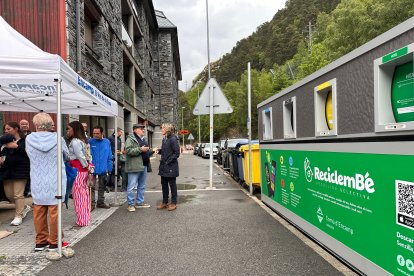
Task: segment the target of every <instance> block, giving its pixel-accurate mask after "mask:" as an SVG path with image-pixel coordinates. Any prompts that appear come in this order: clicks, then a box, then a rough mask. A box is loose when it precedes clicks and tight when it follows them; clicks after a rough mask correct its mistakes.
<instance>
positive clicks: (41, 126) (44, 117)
mask: <svg viewBox="0 0 414 276" xmlns="http://www.w3.org/2000/svg"><path fill="white" fill-rule="evenodd" d="M33 124H34V125H35V127H36V130H45V131H50V130H51V129H52V124H53V120H52V117H50V115H49V114H47V113H44V112H40V113H37V114H36V115H35V116H34V117H33Z"/></svg>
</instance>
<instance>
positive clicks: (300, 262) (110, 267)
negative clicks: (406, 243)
mask: <svg viewBox="0 0 414 276" xmlns="http://www.w3.org/2000/svg"><path fill="white" fill-rule="evenodd" d="M151 162H152V168H153V173H150V174H148V181H147V189H146V194H145V200H146V201H147V202H148V203H150V204H151V208H146V209H138V210H137V212H134V213H130V212H127V210H126V204H124V205H123V206H122V207H112V208H110V209H95V211H94V212H93V213H92V222H91V225H90V226H88V227H84V228H81V229H74V228H73V225H74V224H75V220H76V217H75V212H74V210H73V202H72V201H70V204H69V209H68V210H66V208H65V207H63V208H62V210H63V214H62V215H63V216H62V218H63V220H62V225H63V229H64V232H65V238H64V240H65V241H69V242H70V243H71V245H72V246H73V247H74V249H75V251H76V253H75V257H74V258H72V259H68V260H67V259H63V260H61V261H60V262H50V261H48V260H47V259H46V258H45V254H46V253H45V252H40V253H36V252H34V250H33V248H34V227H33V216H32V213H31V212H30V213H29V214H28V216H27V217H26V219H25V221H24V222H23V224H22V225H20V226H18V227H12V226H10V225H9V223H10V221H11V219H12V217H11V218H10V220H4V219H3V218H2V216H1V212H2V210H1V207H0V221H1V223H0V231H1V230H9V231H14V233H13V234H12V235H10V236H8V237H6V238H3V239H0V275H34V274H38V273H39V274H41V275H58V274H68V275H85V274H86V275H88V274H89V275H98V274H99V275H114V274H122V275H137V274H141V275H156V274H165V273H168V272H171V273H170V274H171V275H182V274H183V273H184V271H187V272H191V273H190V274H188V273H187V274H188V275H192V274H200V273H201V275H218V274H223V273H226V274H231V275H240V274H250V273H253V274H256V275H270V274H273V275H275V274H274V272H276V271H278V273H277V274H278V275H287V274H289V273H296V275H320V273H322V274H324V275H327V274H329V275H338V274H346V275H353V272H352V271H351V270H350V269H349V268H347V267H346V266H344V265H343V264H341V263H340V262H339V261H338V260H336V259H335V258H334V257H332V256H331V255H330V254H328V253H327V252H325V251H324V250H323V249H322V248H320V247H319V246H318V245H316V244H314V243H313V242H312V241H310V240H309V239H307V238H306V237H305V236H304V235H303V234H301V233H300V232H299V231H297V230H296V229H294V228H293V227H292V226H291V225H290V224H289V223H287V222H286V221H284V220H283V219H281V218H280V217H279V216H278V215H277V214H275V213H274V212H273V211H272V210H270V209H269V208H268V207H267V206H265V205H264V204H263V203H262V202H261V201H259V200H257V199H256V198H255V197H250V196H249V195H248V193H247V192H246V191H244V193H243V192H241V191H240V189H241V188H240V186H239V185H238V184H237V183H236V182H235V181H234V180H232V179H231V178H230V177H229V176H228V175H227V174H226V173H224V172H223V171H222V170H221V169H220V168H219V167H218V166H216V165H214V168H213V187H215V188H216V190H213V191H207V190H206V188H207V187H208V186H209V161H208V160H207V159H201V158H199V157H197V156H193V155H192V152H186V153H184V154H182V157H181V158H180V177H178V178H177V186H178V189H179V192H178V193H179V198H178V209H177V211H176V212H168V211H166V212H162V211H161V212H160V211H157V210H155V209H156V205H157V204H160V203H161V198H162V194H161V191H160V190H161V184H160V177H159V176H158V164H159V157H156V158H154V159H152V161H151ZM114 196H115V193H109V194H108V193H106V194H105V198H106V203H113V202H114ZM117 196H118V203H125V193H118V194H117ZM113 213H115V214H114V215H113V216H111V215H112V214H113ZM134 217H135V218H136V219H132V218H134ZM166 221H169V224H170V225H169V226H170V227H171V229H176V231H178V232H175V233H174V234H172V233H171V234H170V233H169V232H165V231H164V230H163V229H164V227H165V226H164V223H165V222H166ZM257 226H260V227H257ZM93 230H95V231H93ZM207 230H209V231H207ZM89 233H90V234H89ZM259 233H260V234H259ZM292 233H293V234H292ZM88 234H89V235H88ZM138 234H139V235H138ZM171 235H173V236H174V239H176V242H177V243H175V245H172V244H170V243H169V242H168V240H169V238H170V237H171ZM108 237H111V238H110V239H108ZM103 240H105V242H104V243H102V242H101V241H103ZM164 240H165V241H166V243H163V242H162V241H164ZM80 241H81V242H80ZM160 242H161V243H160ZM163 246H165V247H166V249H169V250H167V251H165V252H164V251H163V249H162V247H163ZM126 248H127V249H126ZM175 249H177V250H178V251H177V253H178V254H177V255H175V254H174V255H173V256H171V255H170V254H169V252H174V251H175ZM127 252H128V254H127ZM263 252H265V253H263ZM130 254H132V255H131V256H130V257H128V256H129V255H130ZM251 254H254V256H255V258H254V259H253V261H254V262H253V263H251V261H252V259H251V258H250V257H249V256H250V255H251ZM321 257H322V258H321ZM114 258H115V259H114ZM171 258H173V259H174V261H171V260H170V259H171ZM157 260H158V262H157ZM114 262H115V263H114ZM175 262H176V263H175ZM170 264H172V265H171V266H170ZM210 265H213V266H211V267H210ZM138 266H139V269H140V270H137V267H138ZM183 268H185V269H184V270H183ZM262 268H264V269H262ZM271 271H272V272H271ZM139 272H142V273H143V274H142V273H139ZM203 272H204V274H203ZM235 273H237V274H235ZM266 273H270V274H266ZM286 273H287V274H286ZM184 274H186V273H184Z"/></svg>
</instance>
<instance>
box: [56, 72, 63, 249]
mask: <svg viewBox="0 0 414 276" xmlns="http://www.w3.org/2000/svg"><path fill="white" fill-rule="evenodd" d="M55 81H57V114H56V121H57V122H56V126H57V129H56V131H57V135H56V136H57V141H56V142H57V196H56V198H57V201H58V253H59V256H60V257H62V142H61V140H62V113H61V112H62V111H61V92H62V81H61V79H60V78H59V79H56V80H55Z"/></svg>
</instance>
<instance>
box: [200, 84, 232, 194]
mask: <svg viewBox="0 0 414 276" xmlns="http://www.w3.org/2000/svg"><path fill="white" fill-rule="evenodd" d="M232 112H233V108H232V107H231V106H230V103H229V101H228V100H227V98H226V96H225V95H224V93H223V91H222V90H221V88H220V86H219V84H218V83H217V81H216V80H215V79H214V78H211V79H210V80H209V81H208V82H207V84H206V86H205V87H204V89H203V92H201V95H200V97H199V99H198V101H197V104H196V105H195V107H194V110H193V114H194V115H206V114H210V153H211V154H210V185H209V189H213V154H212V153H213V116H214V114H225V113H232Z"/></svg>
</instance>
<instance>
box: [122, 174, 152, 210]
mask: <svg viewBox="0 0 414 276" xmlns="http://www.w3.org/2000/svg"><path fill="white" fill-rule="evenodd" d="M146 186H147V167H146V166H144V171H142V172H135V173H128V187H127V200H128V205H134V201H135V200H136V201H137V204H142V203H144V192H145V187H146ZM135 187H136V188H137V194H136V195H134V191H133V190H134V188H135Z"/></svg>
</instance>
